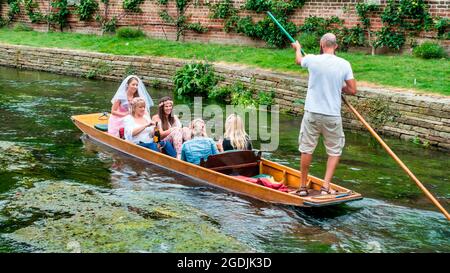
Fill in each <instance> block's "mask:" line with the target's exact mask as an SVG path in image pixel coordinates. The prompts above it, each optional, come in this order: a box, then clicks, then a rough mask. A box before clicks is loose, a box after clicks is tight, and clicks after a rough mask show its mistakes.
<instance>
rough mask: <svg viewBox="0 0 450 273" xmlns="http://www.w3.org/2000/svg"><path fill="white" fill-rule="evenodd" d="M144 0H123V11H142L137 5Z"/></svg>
mask: <svg viewBox="0 0 450 273" xmlns="http://www.w3.org/2000/svg"><path fill="white" fill-rule="evenodd" d="M144 1H145V0H124V1H123V4H122V7H123V9H124V10H125V11H129V12H142V10H141V8H140V7H139V6H140V5H141V4H142V3H144Z"/></svg>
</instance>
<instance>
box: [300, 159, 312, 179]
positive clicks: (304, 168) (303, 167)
mask: <svg viewBox="0 0 450 273" xmlns="http://www.w3.org/2000/svg"><path fill="white" fill-rule="evenodd" d="M311 161H312V154H305V153H302V156H301V161H300V171H301V173H302V177H301V184H300V187H306V182H307V181H308V172H309V166H310V165H311Z"/></svg>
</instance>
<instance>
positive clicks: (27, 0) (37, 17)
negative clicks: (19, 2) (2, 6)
mask: <svg viewBox="0 0 450 273" xmlns="http://www.w3.org/2000/svg"><path fill="white" fill-rule="evenodd" d="M23 3H24V7H25V11H26V12H27V15H28V18H30V21H31V22H32V23H39V22H44V21H45V19H46V17H45V16H44V15H43V14H42V13H40V12H35V11H34V10H35V9H38V8H39V5H38V3H37V2H34V1H33V0H24V2H23Z"/></svg>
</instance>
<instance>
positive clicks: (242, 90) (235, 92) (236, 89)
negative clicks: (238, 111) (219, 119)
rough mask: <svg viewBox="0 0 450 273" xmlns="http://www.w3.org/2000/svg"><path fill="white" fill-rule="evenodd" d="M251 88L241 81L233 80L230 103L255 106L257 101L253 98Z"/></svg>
mask: <svg viewBox="0 0 450 273" xmlns="http://www.w3.org/2000/svg"><path fill="white" fill-rule="evenodd" d="M252 94H253V92H252V90H250V89H248V88H247V87H246V86H245V85H244V84H243V83H242V82H240V81H238V82H235V83H234V84H233V85H232V86H231V104H233V105H241V106H244V107H245V106H251V105H253V106H256V105H257V102H256V101H255V99H253V95H252Z"/></svg>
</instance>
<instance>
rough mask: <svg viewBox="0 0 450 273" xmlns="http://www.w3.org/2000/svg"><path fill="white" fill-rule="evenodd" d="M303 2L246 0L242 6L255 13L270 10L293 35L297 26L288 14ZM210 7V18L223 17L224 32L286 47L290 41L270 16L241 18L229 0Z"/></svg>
mask: <svg viewBox="0 0 450 273" xmlns="http://www.w3.org/2000/svg"><path fill="white" fill-rule="evenodd" d="M304 3H305V0H292V1H284V0H247V1H246V2H245V4H244V5H243V6H242V8H243V9H246V10H251V11H255V12H257V13H265V12H266V11H271V12H272V13H273V15H274V16H275V17H276V18H277V20H278V21H279V22H280V23H281V25H283V27H284V28H285V29H286V31H287V32H289V33H290V34H291V35H295V34H296V33H297V27H296V26H295V25H294V24H293V23H292V22H288V16H289V14H291V13H292V12H293V11H294V10H295V9H296V8H300V7H301V6H303V4H304ZM210 9H211V12H212V16H211V17H212V18H220V19H225V22H224V30H225V31H226V32H231V31H235V32H237V33H242V34H245V35H246V36H248V37H250V38H257V39H261V40H264V41H266V42H267V44H268V45H270V46H276V47H286V46H287V45H288V44H289V43H290V41H289V40H288V39H287V38H286V37H285V35H284V34H283V33H282V32H281V31H280V30H279V29H278V27H277V26H276V25H275V24H274V23H273V22H272V20H271V19H270V18H268V17H266V18H264V19H263V20H261V21H259V22H257V23H254V22H253V20H252V17H251V16H246V17H243V18H242V17H240V16H238V15H237V10H235V9H234V8H233V6H232V3H231V0H223V1H222V2H220V3H219V4H217V5H213V6H212V7H211V8H210Z"/></svg>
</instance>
